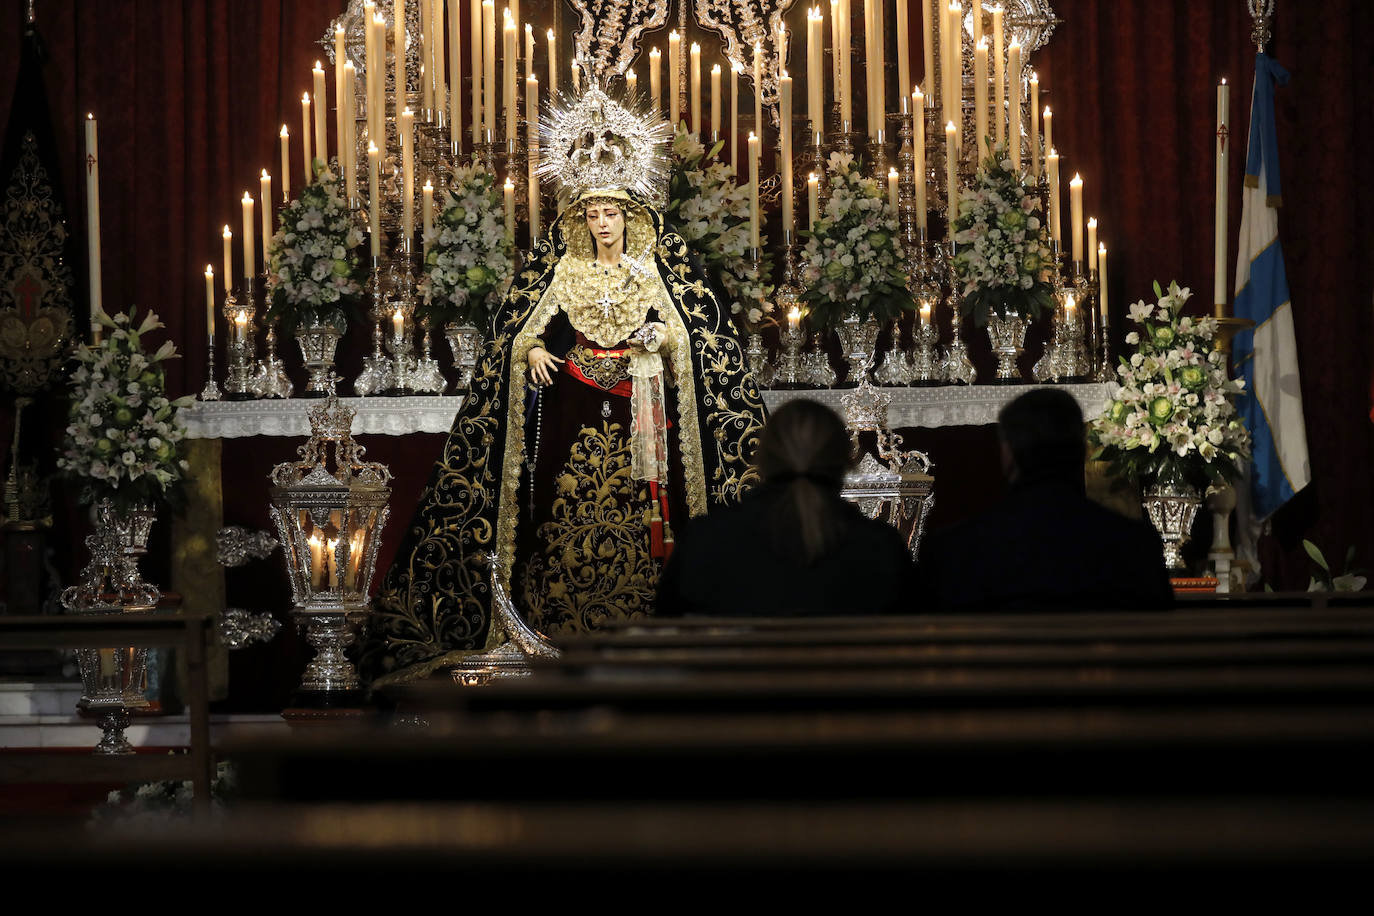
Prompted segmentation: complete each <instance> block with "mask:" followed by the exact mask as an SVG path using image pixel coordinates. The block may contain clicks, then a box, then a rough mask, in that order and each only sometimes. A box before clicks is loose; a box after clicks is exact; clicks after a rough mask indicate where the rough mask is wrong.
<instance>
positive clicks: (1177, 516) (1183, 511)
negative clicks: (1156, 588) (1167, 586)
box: [1141, 483, 1202, 571]
mask: <svg viewBox="0 0 1374 916" xmlns="http://www.w3.org/2000/svg"><path fill="white" fill-rule="evenodd" d="M1141 503H1142V504H1143V505H1144V507H1145V512H1146V514H1148V515H1149V516H1150V523H1151V524H1152V525H1154V526H1155V530H1156V531H1158V532H1159V536H1160V538H1161V539H1162V540H1163V541H1164V565H1165V566H1166V567H1167V568H1168V569H1169V570H1170V571H1174V570H1182V569H1184V565H1183V545H1184V544H1187V543H1188V537H1189V535H1190V534H1191V533H1192V530H1193V519H1194V518H1196V517H1197V510H1198V507H1200V506H1201V505H1202V495H1201V494H1200V493H1198V491H1197V489H1196V488H1195V487H1191V486H1189V485H1187V484H1183V483H1156V484H1154V485H1152V486H1150V487H1147V488H1146V490H1145V495H1144V498H1143V499H1142V500H1141Z"/></svg>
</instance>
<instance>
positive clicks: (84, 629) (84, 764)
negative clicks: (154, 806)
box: [0, 613, 214, 812]
mask: <svg viewBox="0 0 1374 916" xmlns="http://www.w3.org/2000/svg"><path fill="white" fill-rule="evenodd" d="M212 638H213V620H212V618H211V616H210V615H208V614H196V613H182V614H176V615H170V614H167V615H164V614H92V615H87V614H81V615H75V614H73V615H65V616H53V615H46V616H39V617H25V616H17V617H5V616H0V648H6V649H51V648H61V649H90V648H110V647H113V646H135V647H153V646H171V647H173V648H177V649H180V650H181V653H180V654H181V657H182V658H184V659H185V660H186V669H187V698H186V706H187V710H188V712H189V714H190V720H191V723H190V725H191V747H190V752H189V754H185V755H167V754H128V755H121V756H105V755H96V754H85V755H77V754H70V753H67V754H58V753H36V754H29V753H24V754H4V753H0V781H3V782H27V783H70V782H113V783H133V782H140V781H145V780H155V779H189V780H191V783H192V786H193V789H194V793H195V806H196V810H197V811H199V812H205V811H208V810H209V806H210V780H211V777H212V775H213V770H214V760H213V758H212V754H211V749H210V687H209V680H208V671H207V668H206V651H207V648H208V646H209V644H210V640H211V639H212Z"/></svg>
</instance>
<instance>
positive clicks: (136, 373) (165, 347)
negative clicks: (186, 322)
mask: <svg viewBox="0 0 1374 916" xmlns="http://www.w3.org/2000/svg"><path fill="white" fill-rule="evenodd" d="M133 319H134V310H133V309H130V310H129V313H128V314H122V313H121V314H116V315H113V316H111V315H105V314H100V315H98V316H97V320H98V321H99V322H100V324H101V325H102V326H103V327H104V328H105V329H106V331H107V334H106V336H105V339H104V340H103V341H102V342H101V343H99V344H95V345H91V346H88V345H84V344H83V345H82V346H81V347H80V348H78V349H77V351H76V360H77V367H76V369H75V371H73V372H72V375H71V407H70V409H69V411H68V416H67V429H66V435H65V437H64V440H63V445H62V455H61V457H59V458H58V459H57V466H58V468H59V469H60V470H61V471H62V472H63V473H64V474H66V475H67V476H69V477H73V478H76V479H77V480H79V481H81V483H82V490H81V500H82V501H83V502H98V501H99V500H101V499H109V500H111V502H113V503H114V505H115V508H116V509H117V510H119V511H127V510H128V509H130V508H131V507H133V506H136V505H144V504H152V503H155V502H158V501H161V500H169V501H175V499H176V498H177V497H178V496H179V490H180V487H181V484H182V481H183V480H184V479H185V477H186V474H187V472H188V471H189V470H190V466H189V465H188V464H187V463H186V461H185V460H184V459H183V458H182V457H181V451H182V447H181V443H182V440H183V439H185V438H186V425H185V424H184V423H183V422H182V421H181V419H180V418H179V417H178V416H177V411H178V410H180V409H181V408H183V407H189V406H190V405H191V398H190V397H182V398H177V399H176V400H168V398H167V395H166V380H165V378H164V373H163V367H162V364H163V362H165V361H166V360H169V359H172V358H174V357H175V356H176V355H177V353H176V347H175V346H174V345H173V344H172V342H171V341H170V340H168V341H165V342H163V344H162V346H160V347H158V349H157V351H156V352H155V353H153V354H151V355H149V354H147V353H145V352H144V351H143V342H142V337H143V335H145V334H148V333H150V332H152V331H155V330H158V329H159V328H161V327H163V324H162V322H161V321H159V320H158V317H157V315H156V314H154V313H152V312H149V313H148V314H147V316H146V317H145V318H144V319H143V321H142V323H140V324H139V325H138V326H137V327H135V326H134V322H133Z"/></svg>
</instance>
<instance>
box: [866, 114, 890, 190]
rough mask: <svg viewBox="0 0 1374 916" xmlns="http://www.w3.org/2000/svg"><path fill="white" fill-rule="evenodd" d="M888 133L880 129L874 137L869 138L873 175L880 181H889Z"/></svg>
mask: <svg viewBox="0 0 1374 916" xmlns="http://www.w3.org/2000/svg"><path fill="white" fill-rule="evenodd" d="M886 138H887V131H886V130H884V129H883V128H881V127H880V128H878V130H877V132H876V133H875V135H874V136H872V137H869V138H868V159H869V161H870V162H872V163H873V174H874V175H875V176H877V178H878V180H879V181H886V180H887V169H888V165H887V139H886Z"/></svg>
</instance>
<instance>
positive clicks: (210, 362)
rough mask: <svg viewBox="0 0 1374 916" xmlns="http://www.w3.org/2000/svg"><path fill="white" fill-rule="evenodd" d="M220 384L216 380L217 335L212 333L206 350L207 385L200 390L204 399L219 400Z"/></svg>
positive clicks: (201, 397)
mask: <svg viewBox="0 0 1374 916" xmlns="http://www.w3.org/2000/svg"><path fill="white" fill-rule="evenodd" d="M219 397H220V392H219V385H218V384H217V383H216V382H215V335H214V334H213V333H211V334H210V347H209V349H208V350H207V351H206V363H205V387H204V388H202V389H201V390H200V399H201V400H202V401H218V400H219Z"/></svg>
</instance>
